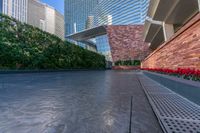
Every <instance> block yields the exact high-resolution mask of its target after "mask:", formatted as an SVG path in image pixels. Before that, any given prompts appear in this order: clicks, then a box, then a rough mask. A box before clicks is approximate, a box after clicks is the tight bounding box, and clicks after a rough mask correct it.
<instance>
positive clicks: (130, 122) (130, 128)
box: [129, 96, 133, 133]
mask: <svg viewBox="0 0 200 133" xmlns="http://www.w3.org/2000/svg"><path fill="white" fill-rule="evenodd" d="M132 116H133V96H131V107H130V121H129V133H132Z"/></svg>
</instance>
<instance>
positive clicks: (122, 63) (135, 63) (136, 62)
mask: <svg viewBox="0 0 200 133" xmlns="http://www.w3.org/2000/svg"><path fill="white" fill-rule="evenodd" d="M140 64H141V62H140V61H139V60H124V61H122V60H119V61H116V62H115V66H140Z"/></svg>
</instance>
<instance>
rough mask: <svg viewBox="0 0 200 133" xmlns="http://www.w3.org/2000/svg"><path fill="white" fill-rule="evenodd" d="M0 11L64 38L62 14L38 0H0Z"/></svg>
mask: <svg viewBox="0 0 200 133" xmlns="http://www.w3.org/2000/svg"><path fill="white" fill-rule="evenodd" d="M0 13H3V14H6V15H8V16H10V17H13V18H15V19H16V20H18V21H21V22H23V23H28V24H30V25H32V26H35V27H38V28H40V29H41V30H43V31H46V32H49V33H51V34H54V35H56V36H58V37H59V38H61V39H63V40H64V29H65V28H64V16H63V15H62V14H60V13H59V12H58V11H56V10H55V8H53V7H51V6H49V5H47V4H45V3H42V2H40V0H0Z"/></svg>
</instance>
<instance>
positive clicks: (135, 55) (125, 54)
mask: <svg viewBox="0 0 200 133" xmlns="http://www.w3.org/2000/svg"><path fill="white" fill-rule="evenodd" d="M142 33H143V26H142V25H126V26H114V25H113V26H108V27H107V34H108V39H109V44H110V47H111V53H112V58H113V61H114V62H116V61H118V60H134V59H144V58H145V57H146V56H147V55H148V54H149V52H148V51H149V47H148V44H146V43H144V42H143V38H142Z"/></svg>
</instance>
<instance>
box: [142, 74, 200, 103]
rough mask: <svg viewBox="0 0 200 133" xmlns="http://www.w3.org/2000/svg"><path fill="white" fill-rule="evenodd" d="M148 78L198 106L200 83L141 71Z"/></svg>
mask: <svg viewBox="0 0 200 133" xmlns="http://www.w3.org/2000/svg"><path fill="white" fill-rule="evenodd" d="M143 73H144V74H145V75H146V76H148V77H149V78H151V79H153V80H155V81H157V82H158V83H160V84H162V85H163V86H166V87H167V88H169V89H171V90H172V91H174V92H176V93H178V94H180V95H181V96H183V97H185V98H187V99H189V100H190V101H192V102H194V103H196V104H198V105H200V82H195V81H191V80H185V79H181V78H177V77H173V76H168V75H163V74H158V73H153V72H148V71H143Z"/></svg>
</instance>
